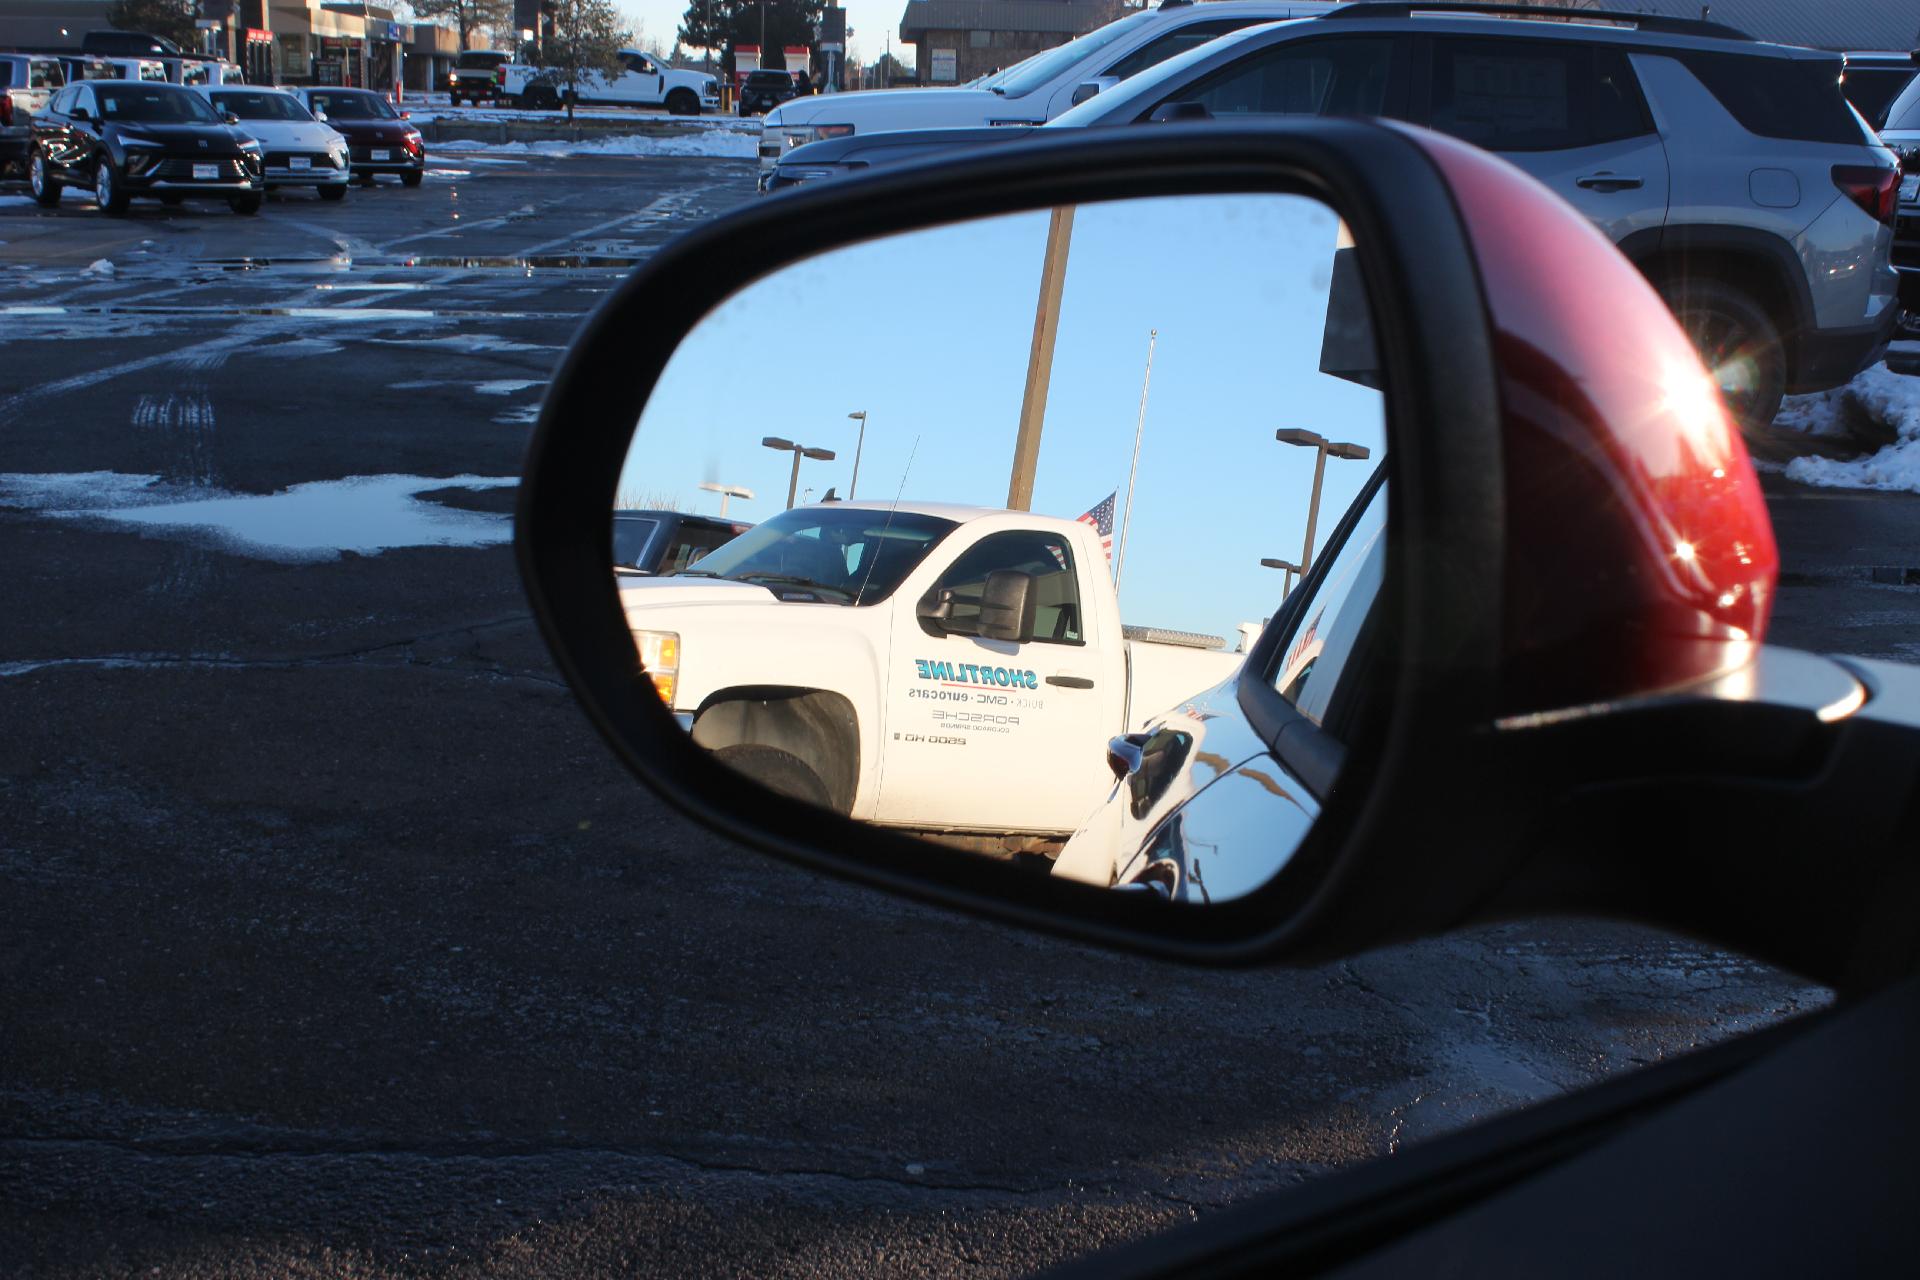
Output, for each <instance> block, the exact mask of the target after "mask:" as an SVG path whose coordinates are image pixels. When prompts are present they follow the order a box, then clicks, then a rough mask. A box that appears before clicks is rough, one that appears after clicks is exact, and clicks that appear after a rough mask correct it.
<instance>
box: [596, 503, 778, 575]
mask: <svg viewBox="0 0 1920 1280" xmlns="http://www.w3.org/2000/svg"><path fill="white" fill-rule="evenodd" d="M751 528H753V526H752V525H751V524H745V523H743V522H741V521H739V520H721V519H719V518H717V517H715V516H692V515H688V514H686V513H685V512H683V511H654V510H649V509H643V508H634V509H622V510H617V511H615V512H614V513H613V567H614V570H615V571H616V572H619V573H678V572H680V571H681V570H682V569H688V568H691V567H693V564H694V562H695V561H697V560H699V559H700V558H701V557H702V556H704V555H706V554H707V553H708V552H710V551H712V550H713V549H714V548H715V547H719V546H724V545H725V544H726V543H729V542H731V541H733V540H734V539H735V538H737V537H739V536H740V535H741V534H743V533H745V532H746V531H747V530H749V529H751Z"/></svg>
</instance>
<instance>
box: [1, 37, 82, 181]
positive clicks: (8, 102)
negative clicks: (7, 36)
mask: <svg viewBox="0 0 1920 1280" xmlns="http://www.w3.org/2000/svg"><path fill="white" fill-rule="evenodd" d="M66 82H67V74H66V68H65V67H63V66H62V65H61V64H60V60H59V59H57V58H55V57H53V56H51V55H49V54H36V53H0V174H4V173H9V172H11V171H13V170H14V169H19V168H24V167H25V166H26V163H27V149H28V142H29V140H30V139H31V137H32V134H33V129H32V126H33V117H34V116H35V115H36V114H37V113H39V112H41V111H43V110H45V109H46V105H47V101H48V99H50V98H51V97H52V96H53V93H54V91H55V90H56V89H58V88H60V87H61V86H62V85H64V84H66Z"/></svg>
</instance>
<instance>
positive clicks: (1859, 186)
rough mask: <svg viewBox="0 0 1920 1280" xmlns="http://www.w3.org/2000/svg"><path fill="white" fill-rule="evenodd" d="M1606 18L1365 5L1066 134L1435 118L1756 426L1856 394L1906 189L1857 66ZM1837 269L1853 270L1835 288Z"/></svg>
mask: <svg viewBox="0 0 1920 1280" xmlns="http://www.w3.org/2000/svg"><path fill="white" fill-rule="evenodd" d="M1610 21H1611V23H1612V25H1599V24H1597V23H1594V24H1589V23H1568V22H1551V21H1540V20H1538V13H1537V11H1534V12H1532V13H1531V14H1530V13H1529V11H1527V10H1524V9H1522V10H1518V11H1515V12H1511V13H1505V14H1503V13H1502V11H1500V10H1485V11H1481V12H1478V13H1475V14H1473V15H1472V16H1467V15H1465V14H1458V13H1449V12H1447V11H1446V10H1445V6H1432V7H1429V6H1419V7H1418V8H1416V9H1415V10H1413V11H1411V12H1410V11H1409V10H1408V7H1407V6H1405V5H1393V4H1370V3H1356V4H1348V5H1343V6H1341V7H1340V8H1339V9H1337V10H1335V11H1333V12H1331V13H1329V14H1326V15H1325V16H1323V17H1320V18H1316V19H1313V20H1310V21H1303V22H1286V23H1274V24H1271V25H1268V26H1262V27H1258V28H1249V29H1245V30H1241V31H1237V32H1234V33H1232V34H1230V35H1226V36H1222V37H1220V38H1218V39H1216V40H1214V41H1212V42H1211V43H1209V44H1206V45H1203V46H1201V47H1199V48H1196V49H1193V50H1191V51H1189V52H1187V53H1185V54H1182V55H1180V56H1178V57H1175V58H1173V59H1170V60H1169V61H1166V62H1163V63H1161V64H1160V65H1159V66H1157V67H1155V68H1153V69H1151V70H1149V71H1146V72H1143V73H1142V74H1140V75H1138V76H1135V77H1133V78H1132V79H1130V80H1128V81H1126V82H1124V83H1122V84H1121V85H1119V86H1118V87H1117V88H1114V89H1111V90H1109V91H1107V92H1105V93H1102V94H1101V95H1100V96H1098V97H1097V98H1094V99H1093V100H1091V101H1089V102H1085V103H1083V104H1081V105H1080V106H1078V107H1075V108H1073V109H1072V110H1070V111H1068V112H1066V113H1064V114H1062V115H1061V116H1060V117H1059V118H1058V119H1056V120H1054V121H1053V122H1052V123H1050V124H1048V125H1047V126H1046V129H1047V130H1063V129H1074V128H1087V127H1100V126H1110V125H1126V124H1137V123H1151V122H1154V121H1157V120H1158V121H1164V120H1167V119H1170V118H1180V119H1189V118H1210V119H1220V120H1252V119H1270V118H1273V117H1276V116H1286V115H1301V114H1327V115H1381V116H1390V117H1394V118H1398V119H1403V120H1411V121H1413V122H1415V123H1419V124H1424V125H1427V126H1428V127H1430V128H1434V129H1438V130H1440V131H1441V132H1444V133H1450V134H1453V135H1454V136H1456V137H1459V138H1463V139H1465V140H1466V141H1468V142H1471V143H1474V144H1475V145H1477V146H1481V147H1484V148H1486V149H1488V150H1491V151H1496V152H1499V153H1500V154H1502V155H1504V156H1505V157H1506V158H1507V159H1509V160H1511V161H1512V162H1513V163H1515V164H1517V165H1519V166H1520V167H1521V168H1523V169H1525V170H1527V171H1528V172H1529V173H1531V174H1533V175H1534V176H1535V177H1537V178H1539V179H1541V180H1542V181H1543V182H1545V183H1546V184H1547V185H1548V186H1549V187H1550V188H1552V189H1553V190H1554V191H1556V192H1557V193H1559V194H1560V195H1561V197H1562V198H1564V199H1566V200H1568V201H1569V202H1571V203H1572V204H1573V205H1574V207H1575V208H1577V209H1579V210H1580V211H1581V212H1582V213H1584V214H1585V215H1586V216H1587V217H1588V218H1590V219H1592V221H1593V222H1594V223H1595V225H1597V226H1599V227H1600V228H1601V230H1603V231H1604V232H1606V234H1607V235H1608V236H1609V237H1610V238H1611V239H1612V240H1613V241H1614V242H1615V243H1616V244H1618V245H1619V246H1620V249H1621V251H1622V252H1624V253H1625V254H1626V255H1627V256H1628V257H1629V258H1631V259H1632V260H1633V261H1634V262H1635V263H1636V264H1637V265H1638V266H1639V267H1640V268H1641V270H1642V271H1643V272H1645V274H1646V275H1647V277H1648V278H1649V279H1650V280H1652V281H1653V283H1654V285H1655V287H1656V288H1658V289H1659V290H1660V291H1661V293H1662V295H1663V296H1665V297H1666V298H1667V299H1668V301H1669V302H1670V303H1671V304H1672V305H1673V307H1674V309H1675V313H1676V314H1677V315H1678V316H1679V317H1680V321H1681V324H1682V325H1683V326H1684V327H1685V328H1686V329H1687V330H1688V331H1689V332H1690V333H1692V334H1693V336H1694V338H1695V340H1696V341H1697V342H1698V343H1699V344H1700V348H1701V352H1702V355H1703V357H1704V358H1705V359H1706V360H1707V363H1708V365H1709V367H1711V368H1712V369H1714V371H1715V374H1716V376H1717V377H1718V378H1719V380H1720V386H1721V391H1722V394H1723V395H1725V396H1726V397H1727V399H1728V402H1729V404H1730V405H1732V407H1733V408H1734V410H1735V412H1736V413H1737V414H1739V416H1740V417H1741V418H1742V420H1743V421H1745V422H1748V423H1766V422H1770V421H1771V420H1772V418H1773V415H1774V413H1775V411H1776V410H1777V409H1778V407H1779V404H1780V399H1781V397H1782V395H1784V394H1787V393H1800V392H1807V391H1818V390H1824V389H1826V388H1829V387H1835V386H1840V385H1842V384H1843V383H1845V382H1847V381H1849V380H1850V379H1851V378H1852V377H1853V376H1854V374H1856V373H1858V372H1859V371H1860V370H1861V369H1862V368H1864V367H1866V366H1867V365H1869V364H1871V363H1873V362H1874V361H1875V360H1877V359H1879V357H1880V355H1881V353H1882V352H1883V351H1884V350H1885V348H1886V344H1887V341H1888V338H1889V336H1890V334H1891V332H1892V330H1893V327H1894V324H1895V320H1896V318H1897V312H1898V307H1897V305H1896V303H1895V295H1896V292H1897V288H1898V281H1897V277H1896V276H1895V273H1894V270H1893V266H1892V258H1891V255H1892V247H1893V222H1894V213H1895V203H1896V197H1897V194H1898V185H1899V174H1898V171H1897V169H1896V167H1895V162H1894V157H1893V156H1892V154H1891V153H1890V152H1889V151H1888V150H1887V149H1886V148H1885V147H1883V146H1881V145H1880V140H1879V139H1878V138H1876V137H1874V136H1873V134H1872V133H1871V132H1870V131H1868V130H1866V129H1863V128H1862V126H1861V123H1860V120H1859V117H1858V116H1857V115H1856V114H1855V113H1854V111H1853V109H1852V108H1851V107H1850V106H1849V105H1848V104H1847V102H1846V100H1845V98H1844V97H1843V96H1842V95H1841V93H1840V91H1839V79H1840V63H1839V59H1838V56H1837V55H1834V54H1828V53H1820V52H1816V51H1814V50H1810V49H1795V48H1790V47H1785V46H1780V45H1771V44H1763V43H1760V42H1757V41H1754V40H1751V39H1749V38H1748V37H1747V36H1745V35H1744V34H1742V33H1740V32H1738V31H1735V30H1733V29H1731V28H1728V27H1724V26H1720V25H1719V24H1716V23H1705V22H1699V21H1693V20H1688V19H1673V18H1662V17H1655V16H1650V15H1643V14H1619V15H1616V16H1614V17H1612V18H1611V19H1610ZM1415 86H1419V88H1418V90H1417V91H1416V88H1415ZM1909 91H1910V92H1911V90H1909ZM1896 105H1898V104H1896ZM1916 110H1917V111H1920V108H1916ZM1038 133H1039V131H1036V130H1031V129H1022V130H995V131H992V132H989V133H986V134H982V133H981V132H980V131H979V130H959V131H954V132H952V133H951V134H949V133H947V131H944V130H941V131H934V130H925V131H920V132H919V133H918V134H917V135H915V134H905V135H894V136H892V137H886V136H882V137H875V138H862V137H861V136H860V135H857V134H856V135H854V136H852V137H848V138H837V139H831V140H828V141H823V142H817V143H813V144H812V145H810V146H808V147H805V148H801V149H799V150H796V151H793V152H791V153H789V154H788V155H786V156H785V157H784V158H783V159H782V160H781V161H780V163H779V165H778V166H776V169H775V172H774V174H773V175H772V177H770V178H769V179H768V180H767V184H766V185H767V187H768V188H769V189H778V188H780V187H782V186H785V185H790V184H792V183H797V182H803V181H809V180H819V179H821V178H826V177H832V176H841V175H844V174H846V173H849V172H854V171H857V170H864V169H870V168H874V167H876V166H878V165H882V164H887V163H890V162H896V161H897V160H899V159H918V158H922V157H925V156H931V155H933V154H934V153H935V152H936V150H937V149H938V147H939V146H940V144H941V143H942V141H943V138H944V139H945V140H946V141H947V142H950V143H951V145H952V146H954V147H973V146H980V145H1008V144H1012V143H1015V142H1017V141H1018V140H1019V139H1020V138H1021V137H1026V136H1037V134H1038ZM1834 255H1839V256H1840V257H1841V258H1844V259H1845V260H1846V261H1848V262H1850V263H1853V264H1855V265H1854V266H1852V267H1850V268H1849V269H1847V270H1844V271H1840V270H1834V269H1832V266H1831V264H1832V263H1833V261H1835V260H1836V259H1835V256H1834Z"/></svg>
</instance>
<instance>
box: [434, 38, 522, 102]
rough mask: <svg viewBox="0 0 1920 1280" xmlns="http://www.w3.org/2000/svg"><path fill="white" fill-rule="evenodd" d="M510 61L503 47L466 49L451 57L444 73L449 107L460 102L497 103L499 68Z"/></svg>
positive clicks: (499, 87)
mask: <svg viewBox="0 0 1920 1280" xmlns="http://www.w3.org/2000/svg"><path fill="white" fill-rule="evenodd" d="M512 61H513V55H512V54H510V53H508V52H506V51H505V50H504V49H466V50H462V51H461V54H460V56H459V57H457V58H455V59H454V60H453V70H452V72H451V73H449V74H448V76H447V100H448V101H449V102H450V103H451V104H452V105H453V106H456V107H457V106H459V105H460V104H461V103H462V102H470V103H481V102H499V101H500V100H501V98H502V96H503V94H502V89H501V84H500V68H502V67H504V66H506V65H507V64H508V63H509V62H512Z"/></svg>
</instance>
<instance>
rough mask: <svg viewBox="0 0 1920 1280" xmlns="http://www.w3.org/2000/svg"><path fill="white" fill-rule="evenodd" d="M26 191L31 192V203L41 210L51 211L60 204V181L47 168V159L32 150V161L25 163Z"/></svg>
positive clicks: (37, 150) (36, 150) (37, 151)
mask: <svg viewBox="0 0 1920 1280" xmlns="http://www.w3.org/2000/svg"><path fill="white" fill-rule="evenodd" d="M27 189H28V190H30V191H32V192H33V202H34V203H35V204H37V205H39V206H40V207H41V208H42V209H51V208H53V207H54V206H55V205H57V204H59V203H60V180H59V179H58V178H56V177H54V176H53V173H52V171H51V170H49V169H48V168H47V158H46V157H45V156H43V155H41V154H40V151H39V149H38V148H36V149H35V150H34V153H33V159H31V160H29V161H28V162H27Z"/></svg>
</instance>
